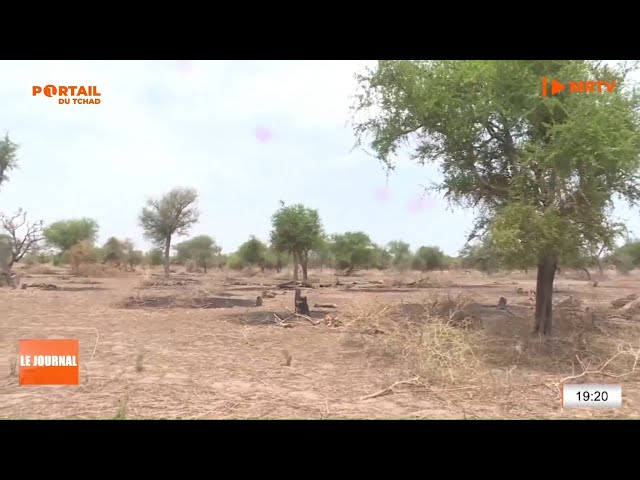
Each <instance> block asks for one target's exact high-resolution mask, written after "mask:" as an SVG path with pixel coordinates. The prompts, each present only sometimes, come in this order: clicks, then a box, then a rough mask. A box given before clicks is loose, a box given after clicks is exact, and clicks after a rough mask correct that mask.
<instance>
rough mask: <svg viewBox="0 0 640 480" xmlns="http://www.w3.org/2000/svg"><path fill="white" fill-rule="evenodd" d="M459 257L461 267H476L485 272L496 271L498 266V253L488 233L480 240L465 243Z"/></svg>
mask: <svg viewBox="0 0 640 480" xmlns="http://www.w3.org/2000/svg"><path fill="white" fill-rule="evenodd" d="M459 259H460V266H461V267H462V268H468V269H476V270H480V271H481V272H486V273H493V272H496V271H497V270H498V269H499V268H500V263H499V261H498V254H497V253H496V250H495V247H494V245H493V242H492V240H491V237H490V236H488V235H487V236H485V237H484V238H483V239H482V240H481V241H476V242H471V243H468V244H467V245H465V246H464V248H463V249H462V250H461V251H460V255H459Z"/></svg>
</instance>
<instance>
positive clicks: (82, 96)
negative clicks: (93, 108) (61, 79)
mask: <svg viewBox="0 0 640 480" xmlns="http://www.w3.org/2000/svg"><path fill="white" fill-rule="evenodd" d="M40 94H44V96H45V97H59V98H58V103H59V104H60V105H65V104H66V105H70V104H74V105H99V104H100V99H99V98H87V97H100V96H102V94H101V93H100V92H98V87H96V86H93V85H89V86H87V87H85V86H80V87H79V86H77V85H61V86H56V85H47V86H45V87H40V86H38V85H34V86H33V87H32V95H33V96H34V97H35V96H37V95H40Z"/></svg>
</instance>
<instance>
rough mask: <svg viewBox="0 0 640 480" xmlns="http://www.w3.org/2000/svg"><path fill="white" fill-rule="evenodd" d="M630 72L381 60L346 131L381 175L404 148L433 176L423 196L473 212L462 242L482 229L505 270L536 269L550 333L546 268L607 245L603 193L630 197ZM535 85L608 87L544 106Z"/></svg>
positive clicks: (634, 163) (539, 307)
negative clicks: (368, 150) (594, 83)
mask: <svg viewBox="0 0 640 480" xmlns="http://www.w3.org/2000/svg"><path fill="white" fill-rule="evenodd" d="M630 72H631V69H630V68H621V67H617V66H610V65H605V64H603V63H602V62H593V61H583V60H525V61H520V60H519V61H487V60H473V61H458V60H456V61H447V60H430V61H381V62H379V63H378V65H377V67H376V68H373V69H369V70H368V71H367V72H365V73H364V74H363V75H362V76H360V78H359V83H360V86H361V87H362V89H361V91H360V94H359V96H358V98H357V100H356V103H355V105H354V107H355V112H356V113H357V119H355V130H356V132H357V134H358V138H359V141H360V142H365V141H366V142H368V143H369V145H371V147H372V148H373V150H374V151H375V153H376V154H377V156H378V158H379V159H380V160H382V161H383V162H384V163H385V164H387V165H388V166H389V167H391V168H392V167H393V165H394V163H395V162H394V160H393V156H394V154H396V153H397V152H398V148H399V147H400V146H401V145H408V144H409V142H408V140H411V145H415V149H413V151H412V152H411V153H412V154H413V157H414V158H415V159H416V160H417V161H418V162H420V163H425V162H438V163H439V165H440V167H441V171H442V174H443V180H442V182H441V183H440V184H439V185H437V186H435V189H436V190H438V191H440V192H444V193H445V195H446V196H447V197H448V199H449V200H450V201H451V202H453V203H456V204H458V205H463V206H472V207H475V208H476V211H478V212H479V216H478V218H477V222H476V225H475V227H476V228H475V231H474V232H472V235H473V234H477V233H478V232H481V231H490V232H491V235H492V237H493V241H494V243H495V246H496V250H497V252H498V253H499V255H500V257H501V260H502V261H503V262H504V263H505V264H507V265H511V266H518V265H528V264H531V263H533V264H535V265H537V268H538V280H537V286H536V287H537V295H536V314H535V331H536V332H541V333H543V334H550V333H551V327H552V294H553V281H554V276H555V272H556V269H557V266H558V262H559V261H561V260H562V259H563V258H565V257H569V258H570V257H571V256H572V255H575V254H576V252H578V251H580V250H581V249H584V248H587V247H589V246H592V245H594V244H601V243H605V244H610V243H611V242H612V239H613V237H614V236H615V234H617V233H619V229H618V228H617V227H618V226H614V225H612V224H611V222H610V221H609V218H610V212H611V206H612V198H613V196H614V195H619V196H621V197H624V198H626V199H627V200H628V201H630V202H631V203H635V202H637V201H638V199H640V189H639V182H638V180H639V176H638V167H639V159H640V155H639V154H640V135H639V129H638V126H639V125H640V123H639V109H638V105H639V102H638V100H639V96H638V95H637V94H636V93H635V91H633V90H632V89H630V88H626V86H625V81H626V80H627V79H628V78H629V73H630ZM545 76H546V77H547V78H554V79H557V80H559V81H561V82H567V83H568V82H569V81H570V80H582V79H593V80H606V81H609V82H613V81H615V82H616V86H615V90H614V91H613V92H607V91H605V92H604V93H603V94H602V95H597V94H595V95H594V94H575V93H574V94H571V93H569V92H568V91H565V92H562V93H560V94H558V95H553V96H546V97H544V96H542V95H540V85H541V78H542V77H545ZM605 90H606V89H605ZM367 114H368V115H367ZM354 118H356V117H354ZM369 140H370V141H369ZM612 227H616V228H612Z"/></svg>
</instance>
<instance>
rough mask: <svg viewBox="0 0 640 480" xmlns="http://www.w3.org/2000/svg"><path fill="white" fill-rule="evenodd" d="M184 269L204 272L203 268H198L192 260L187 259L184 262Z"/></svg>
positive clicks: (190, 271) (192, 271)
mask: <svg viewBox="0 0 640 480" xmlns="http://www.w3.org/2000/svg"><path fill="white" fill-rule="evenodd" d="M184 269H185V272H187V273H204V269H202V268H200V267H199V266H198V264H197V263H196V262H195V261H193V260H187V261H186V262H185V264H184Z"/></svg>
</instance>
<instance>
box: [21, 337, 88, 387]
mask: <svg viewBox="0 0 640 480" xmlns="http://www.w3.org/2000/svg"><path fill="white" fill-rule="evenodd" d="M18 365H19V367H20V385H78V384H80V341H79V340H20V354H19V358H18Z"/></svg>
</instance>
